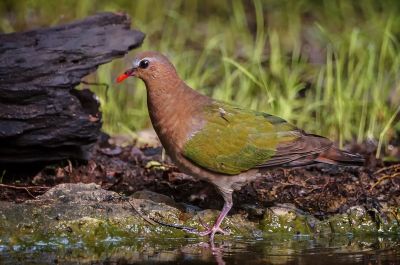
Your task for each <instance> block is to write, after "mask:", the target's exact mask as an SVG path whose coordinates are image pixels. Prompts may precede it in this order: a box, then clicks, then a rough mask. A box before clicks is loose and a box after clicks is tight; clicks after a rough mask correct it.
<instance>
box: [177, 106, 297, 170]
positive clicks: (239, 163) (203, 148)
mask: <svg viewBox="0 0 400 265" xmlns="http://www.w3.org/2000/svg"><path fill="white" fill-rule="evenodd" d="M202 118H203V119H204V120H205V125H204V126H203V128H202V129H201V130H199V131H197V132H194V134H193V135H192V136H191V138H190V139H189V140H188V141H187V142H186V144H185V145H184V148H183V155H184V156H185V157H186V158H188V159H189V160H191V161H192V162H194V163H196V164H198V165H200V166H202V167H204V168H206V169H208V170H211V171H214V172H218V173H223V174H229V175H235V174H238V173H240V172H243V171H246V170H249V169H251V168H254V167H258V166H262V165H263V164H264V163H265V162H266V161H267V160H268V159H270V158H271V157H273V156H274V155H275V154H276V152H277V147H278V144H282V143H285V142H291V141H295V140H296V139H297V138H298V137H300V135H299V131H298V129H297V128H296V127H294V126H293V125H291V124H289V123H287V122H286V121H285V120H283V119H281V118H278V117H275V116H272V115H269V114H266V113H262V112H256V111H251V110H243V109H240V108H238V107H235V106H232V105H228V104H223V103H218V102H214V103H213V104H212V105H209V106H207V107H205V109H204V112H203V117H202Z"/></svg>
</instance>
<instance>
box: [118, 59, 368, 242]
mask: <svg viewBox="0 0 400 265" xmlns="http://www.w3.org/2000/svg"><path fill="white" fill-rule="evenodd" d="M129 76H136V77H138V78H140V79H142V80H143V81H144V83H145V85H146V88H147V104H148V109H149V114H150V118H151V122H152V124H153V127H154V129H155V131H156V132H157V135H158V137H159V139H160V141H161V143H162V145H163V146H164V148H165V150H166V152H167V154H168V155H169V156H170V157H171V159H172V161H173V162H174V163H175V164H176V165H177V166H178V168H179V169H180V170H181V171H182V172H184V173H186V174H188V175H192V176H194V177H196V178H199V179H203V180H206V181H208V182H210V183H212V184H214V185H215V187H216V188H217V190H218V191H219V192H220V194H221V195H222V197H223V198H224V201H225V204H224V207H223V209H222V211H221V214H220V216H219V217H218V219H217V220H216V222H215V224H214V226H213V227H212V228H210V229H207V230H206V231H204V232H198V234H199V235H210V239H211V240H213V238H214V235H215V233H216V232H221V233H225V232H224V231H223V230H222V229H221V228H220V225H221V223H222V221H223V219H224V217H225V216H226V214H227V213H228V212H229V210H230V209H231V207H232V192H233V191H234V190H235V189H239V188H240V187H241V186H242V185H244V184H245V183H246V182H248V181H251V180H253V179H254V178H256V177H259V176H261V174H262V173H263V172H264V171H265V170H268V169H270V168H272V167H278V166H283V167H293V166H301V165H308V164H312V163H318V162H322V163H329V164H344V165H351V164H361V163H363V161H364V160H363V159H362V157H360V156H359V155H355V154H351V153H349V152H346V151H343V150H339V149H338V148H336V147H334V146H333V143H332V142H331V141H330V140H328V139H327V138H324V137H321V136H318V135H312V134H307V133H305V132H304V131H302V130H300V129H298V128H296V127H295V126H293V125H291V124H289V123H287V122H286V121H285V120H283V119H281V118H279V117H275V116H272V115H269V114H266V113H261V112H255V111H251V110H245V109H242V108H240V107H237V106H233V105H230V104H226V103H222V102H219V101H216V100H213V99H211V98H209V97H207V96H204V95H202V94H200V93H198V92H197V91H195V90H193V89H191V88H190V87H189V86H187V85H186V84H185V83H184V82H183V81H182V80H181V79H180V78H179V76H178V74H177V72H176V70H175V68H174V66H173V65H172V64H171V63H170V62H169V60H168V59H167V58H166V57H165V56H163V55H162V54H160V53H157V52H142V53H140V54H138V55H137V57H136V59H135V60H134V62H133V68H131V69H129V70H127V71H126V72H125V73H124V74H122V75H121V76H119V77H118V79H117V81H118V82H121V81H122V80H124V79H125V78H127V77H129Z"/></svg>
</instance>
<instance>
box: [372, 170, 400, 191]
mask: <svg viewBox="0 0 400 265" xmlns="http://www.w3.org/2000/svg"><path fill="white" fill-rule="evenodd" d="M398 176H400V173H395V174H393V175H385V176H383V177H380V178H379V179H378V180H377V181H376V182H375V183H374V185H372V186H371V188H370V189H369V191H372V190H373V189H374V188H375V187H376V186H378V185H379V184H380V183H381V182H382V181H384V180H385V179H390V178H395V177H398Z"/></svg>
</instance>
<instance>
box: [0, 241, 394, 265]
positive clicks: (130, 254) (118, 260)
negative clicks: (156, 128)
mask: <svg viewBox="0 0 400 265" xmlns="http://www.w3.org/2000/svg"><path fill="white" fill-rule="evenodd" d="M399 242H400V238H399V237H398V236H391V237H378V236H364V237H352V236H330V237H318V238H312V237H308V236H298V237H285V238H280V237H277V236H275V237H270V238H263V239H258V240H256V239H242V238H228V239H226V240H222V239H219V240H216V242H215V244H214V247H212V246H211V245H210V244H209V243H207V242H205V241H204V242H203V241H201V240H199V239H179V240H177V239H162V240H161V239H160V240H150V241H149V240H144V239H129V240H126V239H122V238H108V239H107V240H103V241H98V242H93V244H91V245H84V244H81V243H80V242H75V243H74V244H71V243H69V242H68V240H66V239H57V240H56V239H54V240H53V241H51V242H44V241H38V242H36V243H35V244H33V245H31V246H22V245H18V244H15V245H13V246H11V247H10V246H5V245H1V244H0V264H280V265H284V264H287V265H289V264H290V265H292V264H324V265H333V264H335V265H336V264H367V265H372V264H400V244H399Z"/></svg>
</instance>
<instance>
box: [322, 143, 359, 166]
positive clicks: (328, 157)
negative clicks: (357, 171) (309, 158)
mask: <svg viewBox="0 0 400 265" xmlns="http://www.w3.org/2000/svg"><path fill="white" fill-rule="evenodd" d="M315 161H316V162H321V163H327V164H333V165H363V164H364V162H365V160H364V158H363V157H362V156H361V155H359V154H352V153H350V152H347V151H344V150H340V149H338V148H336V147H334V146H332V147H331V148H329V149H327V150H325V151H324V152H322V153H320V154H319V155H318V157H317V158H316V159H315Z"/></svg>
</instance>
